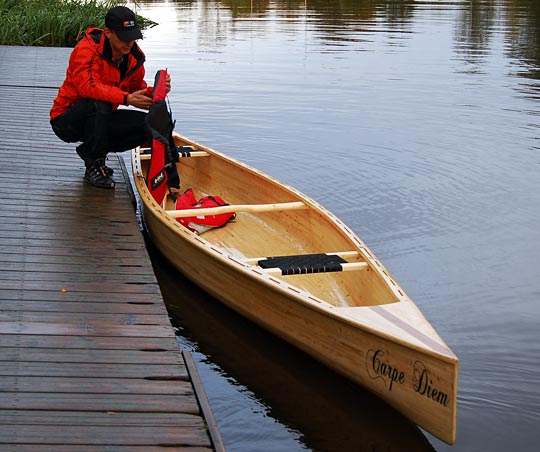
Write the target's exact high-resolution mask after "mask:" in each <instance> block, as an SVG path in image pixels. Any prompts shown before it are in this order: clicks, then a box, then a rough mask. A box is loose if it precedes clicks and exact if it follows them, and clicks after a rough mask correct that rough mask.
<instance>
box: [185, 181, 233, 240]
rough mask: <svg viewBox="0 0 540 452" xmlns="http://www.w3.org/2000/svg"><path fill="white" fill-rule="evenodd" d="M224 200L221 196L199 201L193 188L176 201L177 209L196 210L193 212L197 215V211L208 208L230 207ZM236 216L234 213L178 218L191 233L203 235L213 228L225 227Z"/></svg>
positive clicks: (206, 197) (207, 197) (204, 197)
mask: <svg viewBox="0 0 540 452" xmlns="http://www.w3.org/2000/svg"><path fill="white" fill-rule="evenodd" d="M228 205H229V204H227V203H226V202H225V201H223V199H221V198H220V197H219V196H203V197H202V198H201V199H199V200H198V201H197V199H196V198H195V194H194V193H193V190H192V189H191V188H188V189H187V190H186V191H185V192H184V193H183V194H182V195H181V196H179V197H178V199H177V200H176V209H177V210H183V209H194V210H195V212H193V213H194V214H195V215H196V209H201V208H207V207H219V206H228ZM235 216H236V214H235V213H234V212H229V213H221V214H218V215H198V216H193V217H182V218H178V222H179V223H180V224H181V225H182V226H185V227H186V228H188V229H189V230H190V231H193V232H196V233H197V234H202V233H203V232H205V231H208V230H209V229H212V228H217V227H220V226H223V225H225V223H227V222H229V221H230V220H233V219H234V218H235Z"/></svg>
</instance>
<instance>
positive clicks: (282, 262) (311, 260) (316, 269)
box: [257, 254, 347, 275]
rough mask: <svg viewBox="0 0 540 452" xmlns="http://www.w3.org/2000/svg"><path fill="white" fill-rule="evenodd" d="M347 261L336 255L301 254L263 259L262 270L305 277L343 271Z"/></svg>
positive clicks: (260, 261) (261, 262)
mask: <svg viewBox="0 0 540 452" xmlns="http://www.w3.org/2000/svg"><path fill="white" fill-rule="evenodd" d="M343 264H347V261H346V260H345V259H343V258H342V257H340V256H336V255H335V254H299V255H295V256H274V257H267V258H265V259H261V260H259V261H258V262H257V265H259V267H261V268H279V269H280V270H281V274H282V275H305V274H308V273H326V272H340V271H343Z"/></svg>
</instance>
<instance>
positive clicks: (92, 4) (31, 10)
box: [0, 0, 156, 47]
mask: <svg viewBox="0 0 540 452" xmlns="http://www.w3.org/2000/svg"><path fill="white" fill-rule="evenodd" d="M126 3H127V2H125V1H118V0H0V44H2V45H23V46H46V47H74V46H75V44H76V43H77V42H78V40H79V39H80V38H81V37H82V36H83V34H84V32H85V31H86V29H87V28H90V27H100V28H103V27H104V26H105V14H106V13H107V11H108V10H109V9H110V8H112V7H113V6H116V5H126ZM137 21H138V23H139V26H140V27H141V28H143V29H144V28H149V27H153V26H155V25H156V23H155V22H152V21H151V20H149V19H146V18H143V17H141V16H139V15H137Z"/></svg>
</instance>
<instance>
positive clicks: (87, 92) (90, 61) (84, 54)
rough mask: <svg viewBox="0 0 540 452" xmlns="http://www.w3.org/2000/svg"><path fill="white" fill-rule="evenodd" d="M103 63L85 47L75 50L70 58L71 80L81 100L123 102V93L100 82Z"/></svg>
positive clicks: (91, 50) (92, 51) (94, 53)
mask: <svg viewBox="0 0 540 452" xmlns="http://www.w3.org/2000/svg"><path fill="white" fill-rule="evenodd" d="M102 64H103V61H102V60H101V57H100V56H99V55H98V54H97V53H96V52H94V50H93V49H91V48H89V47H87V46H84V45H83V46H80V47H78V48H75V49H74V51H73V53H72V54H71V58H70V64H69V66H70V68H71V71H72V74H71V80H72V82H73V84H74V85H75V88H76V89H77V91H78V93H79V95H80V96H81V97H82V98H87V99H97V100H101V101H104V102H110V103H112V104H122V103H123V102H124V94H125V93H124V92H123V91H122V90H121V89H120V88H118V87H116V86H111V85H106V84H105V83H103V81H102V76H103V75H104V74H103V72H102V71H103V68H102Z"/></svg>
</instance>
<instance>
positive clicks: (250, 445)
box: [139, 0, 540, 451]
mask: <svg viewBox="0 0 540 452" xmlns="http://www.w3.org/2000/svg"><path fill="white" fill-rule="evenodd" d="M539 5H540V4H539V2H538V1H536V0H513V1H512V0H506V1H504V0H491V1H488V0H477V1H476V0H467V1H465V0H456V1H412V0H411V1H398V0H393V1H390V0H369V1H368V0H365V1H364V0H317V1H313V0H305V1H297V0H289V1H262V0H254V1H250V0H235V1H222V2H215V1H202V0H193V1H155V2H139V12H140V13H141V14H143V15H145V16H147V17H150V18H152V19H154V20H155V21H156V22H159V24H160V25H159V26H158V27H155V28H153V29H150V30H147V31H146V32H145V39H144V41H142V43H141V45H142V46H143V49H144V50H145V52H146V53H147V56H148V60H149V63H148V72H149V77H151V74H153V72H154V71H155V70H156V69H159V68H161V67H168V68H169V70H170V72H171V73H172V77H173V92H172V93H171V95H170V102H171V107H172V110H173V112H174V116H175V118H176V120H177V125H176V129H177V131H179V132H180V133H183V134H185V135H187V136H189V137H191V138H193V139H195V140H197V141H199V142H201V143H204V144H206V145H209V146H211V147H214V148H216V149H218V150H220V151H222V152H225V153H227V154H229V155H231V156H233V157H235V158H238V159H240V160H242V161H244V162H245V163H247V164H249V165H251V166H254V167H256V168H258V169H260V170H262V171H264V172H266V173H268V174H270V175H272V176H274V177H276V178H278V179H280V180H282V181H284V182H286V183H288V184H290V185H293V186H294V187H296V188H298V189H300V190H301V191H303V192H304V193H306V194H308V195H309V196H311V197H313V198H314V199H316V200H317V201H319V202H321V203H322V204H323V205H325V206H326V207H328V208H329V209H330V210H332V211H333V212H334V213H335V214H337V215H338V216H339V217H340V218H342V219H343V220H344V221H345V222H346V223H347V224H348V225H349V226H350V227H351V228H352V229H353V230H354V231H356V232H357V233H358V235H359V236H360V237H361V238H362V239H363V240H364V241H365V242H366V243H367V244H368V246H370V248H372V249H373V251H374V252H375V253H376V254H377V255H378V256H379V258H381V259H382V261H383V262H384V263H385V265H386V266H387V267H388V268H389V269H390V271H391V272H392V273H393V274H394V276H395V277H396V278H397V280H398V281H399V282H400V283H401V285H402V286H403V287H404V288H405V290H406V291H407V292H408V293H409V295H410V296H411V297H412V299H413V300H415V302H416V303H417V304H418V306H419V307H420V308H421V310H422V311H423V312H424V314H425V315H426V317H427V318H428V319H429V320H430V321H431V323H432V324H433V325H434V326H435V327H436V329H437V330H438V331H439V333H440V334H441V336H442V337H443V338H444V339H445V340H446V342H447V343H448V344H449V346H450V347H451V348H452V349H453V350H454V352H455V353H456V354H457V355H458V357H459V358H460V360H461V367H460V381H459V399H458V436H457V444H456V445H455V446H452V447H449V446H447V445H445V444H443V443H441V442H440V441H438V440H437V439H435V438H433V437H432V436H431V435H429V434H427V433H425V432H423V431H421V430H419V429H417V428H416V427H415V426H413V425H411V424H410V423H409V422H408V421H407V420H406V419H404V418H403V417H401V416H400V415H399V414H397V413H395V412H393V411H392V410H391V409H390V408H388V407H387V406H386V405H385V404H384V403H382V402H381V401H379V400H378V399H376V398H375V397H373V396H371V395H370V394H369V393H367V392H365V391H363V390H362V389H361V388H358V387H356V386H354V385H351V384H349V383H348V382H347V381H346V380H345V379H343V378H341V377H339V376H336V375H335V374H333V373H332V372H330V371H327V370H326V369H325V368H323V367H322V366H320V365H319V364H317V363H315V362H313V361H311V360H310V359H309V358H308V357H306V356H305V355H303V354H301V353H299V352H297V351H296V350H294V349H293V348H292V347H289V346H288V345H286V344H284V343H282V342H281V341H280V340H279V339H277V338H275V337H273V336H271V335H269V334H267V333H265V332H264V331H262V330H260V329H258V328H257V327H255V326H254V325H252V324H251V323H249V322H247V321H245V320H243V319H242V318H240V317H239V316H237V315H236V314H234V313H232V312H230V311H229V310H227V309H226V308H224V307H223V306H221V305H220V304H219V303H218V302H216V301H215V300H213V299H212V298H211V297H209V296H208V295H206V294H205V293H203V292H202V291H200V290H199V289H197V288H196V287H195V286H194V285H192V284H191V283H189V282H187V281H185V280H184V279H183V278H182V276H181V275H179V274H178V273H177V272H175V271H173V270H171V269H170V266H169V265H168V264H167V263H166V262H165V261H163V260H162V259H161V258H160V256H159V255H158V253H156V252H154V253H153V254H154V255H155V256H154V261H155V263H156V267H157V269H158V272H159V277H160V281H161V283H162V287H163V290H164V294H165V297H166V299H167V302H168V304H169V307H170V309H171V316H172V317H173V322H174V324H175V326H176V328H177V331H178V337H179V341H180V342H181V343H182V344H183V345H184V346H186V347H188V348H190V349H192V350H193V351H194V354H195V357H196V359H197V361H198V366H199V370H200V372H201V374H202V378H203V380H204V383H205V386H206V389H207V392H208V396H209V399H210V402H211V404H212V407H213V409H214V411H215V415H216V418H217V422H218V424H219V427H220V430H221V432H222V435H223V438H224V441H225V444H226V446H227V448H228V450H229V451H297V450H316V451H323V450H324V451H364V450H365V451H398V450H450V449H452V450H456V451H508V450H513V451H533V450H534V451H536V450H538V444H540V341H539V340H538V329H539V323H540V321H539V320H540V307H539V298H540V271H539V270H540V265H539V256H540V227H539V223H540V187H539V180H540V177H539V170H540V156H539V152H538V150H539V145H540V142H539V141H538V140H539V130H540V129H539V126H540V108H539V106H540V104H539V102H540V6H539ZM248 188H249V187H246V189H248ZM193 265H196V263H195V262H194V263H193Z"/></svg>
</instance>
